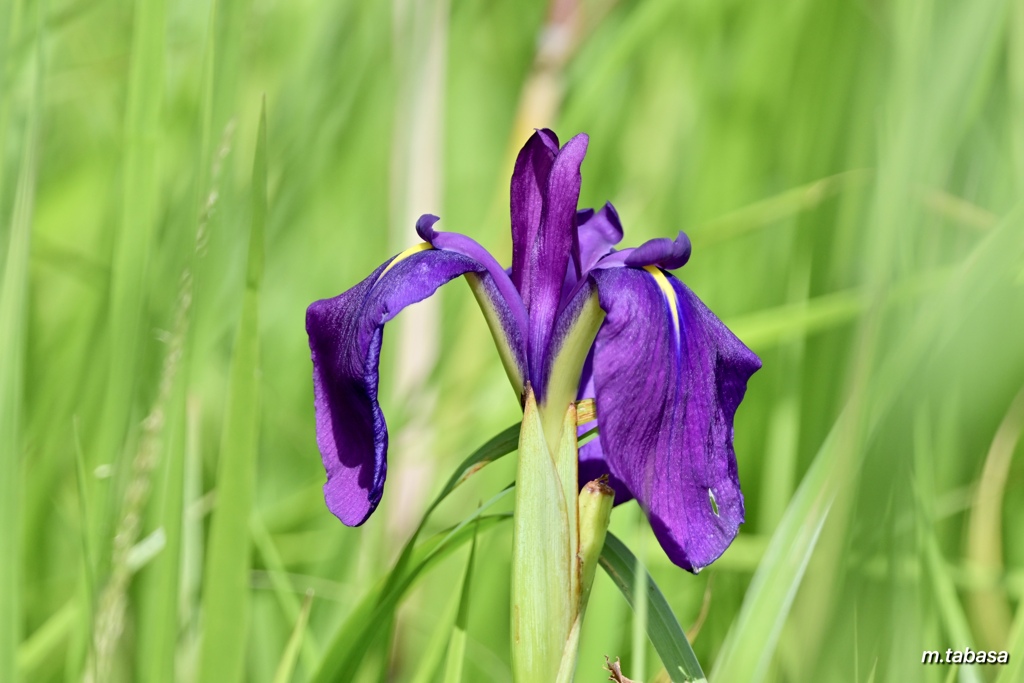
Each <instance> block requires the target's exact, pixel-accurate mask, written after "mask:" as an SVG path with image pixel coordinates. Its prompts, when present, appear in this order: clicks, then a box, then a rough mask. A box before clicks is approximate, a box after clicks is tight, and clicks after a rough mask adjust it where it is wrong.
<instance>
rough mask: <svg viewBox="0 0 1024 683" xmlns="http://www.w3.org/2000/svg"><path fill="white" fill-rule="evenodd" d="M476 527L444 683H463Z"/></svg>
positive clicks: (450, 642) (446, 664)
mask: <svg viewBox="0 0 1024 683" xmlns="http://www.w3.org/2000/svg"><path fill="white" fill-rule="evenodd" d="M475 528H476V525H474V532H473V542H472V544H471V545H470V546H469V560H468V561H467V562H466V573H465V575H464V576H463V577H462V597H461V598H460V600H459V613H458V615H457V616H456V617H455V624H454V626H453V627H452V636H451V639H450V640H449V643H448V661H447V662H446V663H445V670H444V683H462V669H463V665H464V663H465V661H464V660H465V658H466V624H467V623H468V622H469V596H470V592H471V591H470V588H471V584H472V577H473V560H474V559H475V558H476V539H477V534H476V531H475Z"/></svg>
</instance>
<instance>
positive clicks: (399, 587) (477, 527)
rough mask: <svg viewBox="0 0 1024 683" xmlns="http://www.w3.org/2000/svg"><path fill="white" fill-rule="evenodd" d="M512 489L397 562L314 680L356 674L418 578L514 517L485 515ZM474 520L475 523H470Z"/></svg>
mask: <svg viewBox="0 0 1024 683" xmlns="http://www.w3.org/2000/svg"><path fill="white" fill-rule="evenodd" d="M511 491H512V489H511V488H507V489H505V490H504V491H502V492H501V493H499V494H498V495H497V496H495V497H494V498H492V499H491V500H489V501H488V502H486V503H484V504H483V505H482V506H481V507H480V509H479V510H477V511H476V512H475V513H474V514H473V515H472V516H470V517H469V518H468V519H466V520H464V521H463V522H462V523H461V524H459V525H458V526H456V527H454V528H452V529H450V530H448V531H443V532H441V533H439V534H437V535H435V536H433V537H431V538H429V539H427V540H425V541H423V542H422V543H420V545H419V546H417V547H416V549H415V550H414V551H413V552H412V553H411V554H410V557H409V560H408V562H407V563H406V564H405V565H402V566H399V565H398V564H396V565H395V568H394V569H392V570H391V572H390V574H389V575H388V576H387V577H386V578H385V579H384V580H383V581H382V582H381V584H380V587H379V588H376V589H374V590H372V591H370V592H369V593H368V594H367V595H366V596H365V597H364V598H363V599H362V601H360V603H359V604H358V605H357V606H356V607H355V609H353V610H352V613H351V614H350V615H349V617H348V618H347V619H346V620H345V623H344V624H342V626H341V628H339V629H338V631H337V632H336V633H335V635H334V638H333V639H332V641H331V644H330V646H329V647H328V648H327V651H326V653H325V654H324V658H323V660H322V661H321V662H320V667H319V669H317V671H316V673H314V674H313V676H312V678H311V679H310V680H311V681H313V683H333V681H336V680H338V679H339V677H342V676H346V677H351V676H354V675H355V672H356V670H357V669H358V667H359V663H360V662H361V661H362V658H363V655H364V654H365V652H366V651H367V648H368V647H369V646H370V644H371V643H373V641H374V639H375V638H376V637H377V636H379V635H380V634H381V633H382V632H383V630H384V627H385V626H387V625H388V622H389V621H390V618H389V616H390V615H391V614H393V612H394V610H395V609H397V608H398V603H399V602H400V601H401V599H402V597H403V596H404V595H405V593H406V592H407V591H408V590H409V588H410V587H411V586H412V584H413V583H414V582H415V580H416V579H417V578H418V577H419V576H420V575H421V574H423V572H425V571H427V570H428V569H430V568H431V567H433V566H434V565H435V564H437V562H439V561H440V560H442V559H444V558H445V557H447V556H448V555H450V554H451V553H452V552H454V551H455V550H457V549H458V548H459V547H461V546H462V545H463V544H464V543H467V542H469V541H470V540H471V539H472V538H473V536H474V535H475V534H476V533H477V532H479V533H484V532H485V531H487V530H488V529H490V528H491V527H493V526H495V525H496V524H499V523H501V522H504V521H506V520H509V519H511V516H510V515H487V516H483V515H482V513H483V512H484V511H485V510H487V508H489V507H490V506H492V505H494V504H495V503H497V502H498V501H499V500H501V499H502V498H504V497H505V496H507V495H508V494H509V493H510V492H511ZM477 520H479V521H477ZM474 522H476V524H474V525H473V527H470V526H469V525H470V524H473V523H474Z"/></svg>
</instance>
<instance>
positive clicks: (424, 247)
mask: <svg viewBox="0 0 1024 683" xmlns="http://www.w3.org/2000/svg"><path fill="white" fill-rule="evenodd" d="M433 248H434V247H433V245H432V244H430V243H429V242H420V243H419V244H417V245H415V246H412V247H409V248H408V249H406V250H405V251H403V252H402V253H401V254H399V255H398V256H396V257H395V258H394V259H392V261H391V263H389V264H388V267H387V268H385V269H384V270H382V271H381V273H380V275H378V276H377V281H378V282H379V281H380V279H381V278H382V277H384V276H385V275H387V272H388V271H389V270H391V269H392V268H394V267H395V266H397V265H398V262H399V261H404V260H405V259H407V258H409V257H410V256H412V255H413V254H418V253H419V252H421V251H426V250H427V249H433Z"/></svg>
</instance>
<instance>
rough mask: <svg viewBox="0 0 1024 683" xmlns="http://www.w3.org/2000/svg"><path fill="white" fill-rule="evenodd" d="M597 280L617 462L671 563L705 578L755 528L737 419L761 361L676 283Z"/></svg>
mask: <svg viewBox="0 0 1024 683" xmlns="http://www.w3.org/2000/svg"><path fill="white" fill-rule="evenodd" d="M591 276H592V277H593V278H594V280H595V281H596V282H597V286H598V293H599V296H600V301H601V307H602V308H604V310H605V311H606V312H607V317H606V319H605V323H604V325H603V326H602V328H601V331H600V332H599V333H598V336H597V340H596V342H595V346H594V363H593V370H594V384H595V388H596V394H597V416H598V425H599V427H600V431H599V434H600V439H601V446H602V449H603V451H604V456H605V459H606V461H607V463H608V466H609V468H610V471H611V473H612V474H614V475H615V476H616V477H617V478H618V479H620V480H621V481H622V482H623V483H625V485H626V486H627V488H628V489H629V490H630V492H632V494H633V495H634V496H635V497H636V498H637V499H638V500H639V501H640V504H641V505H642V506H643V508H644V510H645V511H646V513H647V516H648V519H649V520H650V522H651V527H652V528H653V530H654V533H655V535H656V536H657V538H658V540H659V541H660V542H661V545H662V547H663V548H664V550H665V552H666V554H667V555H668V556H669V558H670V559H671V560H672V561H673V562H675V563H676V564H677V565H679V566H680V567H683V568H685V569H688V570H690V571H694V572H695V571H699V570H700V569H701V568H702V567H705V566H707V565H708V564H709V563H711V562H712V561H714V560H715V559H716V558H717V557H718V556H720V555H721V554H722V553H723V552H724V551H725V549H726V548H727V547H728V546H729V543H730V542H731V541H732V539H733V538H734V537H735V536H736V533H737V531H738V529H739V525H740V524H741V523H742V522H743V519H744V509H743V494H742V493H741V491H740V485H739V478H738V475H737V471H736V456H735V453H734V451H733V445H732V435H733V416H734V414H735V412H736V408H737V406H738V405H739V403H740V401H741V400H742V398H743V394H744V392H745V390H746V383H747V380H748V379H749V377H750V376H751V375H752V374H753V373H754V371H756V370H757V369H758V368H759V367H760V361H759V360H758V358H757V356H756V355H754V353H753V352H751V351H750V350H749V349H748V348H747V347H746V346H744V345H743V343H742V342H740V340H739V339H737V338H736V337H735V335H733V334H732V332H730V331H729V330H728V328H726V327H725V325H724V324H723V323H722V322H721V321H720V320H719V319H718V318H716V317H715V315H714V314H713V313H712V312H711V311H710V310H708V308H707V307H706V306H704V304H703V303H702V302H701V301H700V300H699V299H698V298H697V297H696V296H695V295H694V294H693V293H692V292H691V291H690V290H689V289H688V288H687V287H686V286H685V285H683V284H682V283H681V282H679V281H678V280H677V279H675V278H674V277H672V276H671V275H667V274H665V273H662V272H661V271H659V270H654V272H652V271H651V270H647V269H635V268H603V269H597V270H594V271H593V272H592V273H591ZM659 278H660V285H659Z"/></svg>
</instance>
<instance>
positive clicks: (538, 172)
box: [509, 130, 558, 292]
mask: <svg viewBox="0 0 1024 683" xmlns="http://www.w3.org/2000/svg"><path fill="white" fill-rule="evenodd" d="M556 154H558V137H557V136H555V134H554V133H553V132H551V131H550V130H543V131H541V130H538V131H536V132H535V133H534V134H533V135H531V136H530V139H529V140H527V141H526V144H525V145H523V148H522V149H521V150H519V156H518V157H516V165H515V170H513V172H512V186H511V188H510V192H509V198H510V203H511V208H512V282H513V284H514V285H515V287H516V289H517V290H519V291H520V292H522V291H524V289H523V287H524V283H525V282H527V281H528V279H529V272H530V254H531V252H532V250H533V245H534V242H536V241H537V231H538V230H540V216H541V212H542V211H543V208H544V193H545V191H546V190H547V183H548V176H549V175H550V174H551V166H552V164H554V163H555V155H556Z"/></svg>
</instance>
